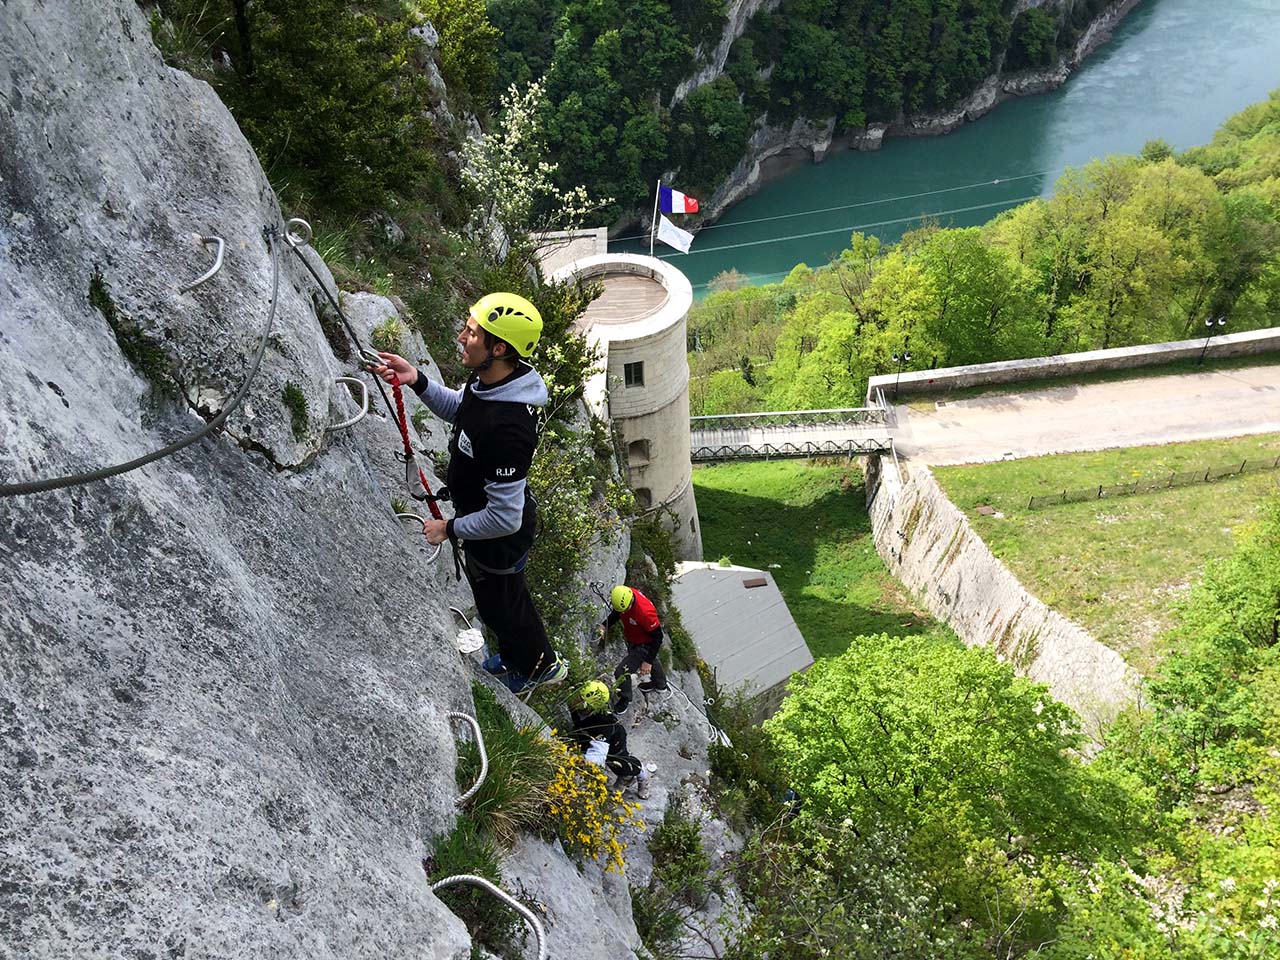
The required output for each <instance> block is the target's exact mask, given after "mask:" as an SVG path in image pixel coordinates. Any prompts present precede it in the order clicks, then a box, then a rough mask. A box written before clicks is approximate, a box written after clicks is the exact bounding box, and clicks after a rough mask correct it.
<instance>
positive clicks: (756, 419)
mask: <svg viewBox="0 0 1280 960" xmlns="http://www.w3.org/2000/svg"><path fill="white" fill-rule="evenodd" d="M887 422H888V411H887V410H885V409H884V408H883V407H844V408H839V409H833V410H766V411H762V412H759V413H725V414H720V415H718V416H709V417H690V418H689V429H690V430H749V429H751V428H752V427H804V426H823V425H832V424H843V423H859V424H885V423H887Z"/></svg>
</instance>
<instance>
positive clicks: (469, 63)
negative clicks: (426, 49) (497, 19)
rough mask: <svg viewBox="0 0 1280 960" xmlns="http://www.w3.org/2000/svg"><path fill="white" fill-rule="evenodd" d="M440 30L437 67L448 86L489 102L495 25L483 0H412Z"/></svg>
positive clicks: (480, 100) (496, 42) (496, 47)
mask: <svg viewBox="0 0 1280 960" xmlns="http://www.w3.org/2000/svg"><path fill="white" fill-rule="evenodd" d="M413 2H414V3H415V4H416V5H417V7H418V9H419V11H420V12H421V14H422V16H424V17H425V18H426V19H428V20H430V21H431V23H432V25H433V26H435V28H436V30H437V31H438V32H439V34H440V70H441V72H442V73H443V74H444V78H445V80H446V82H448V84H449V86H450V90H451V91H452V90H458V89H461V90H465V91H466V92H467V95H468V97H469V98H470V99H471V101H472V102H474V103H476V104H479V105H481V106H482V107H483V106H485V105H487V104H488V102H489V96H490V91H491V87H492V84H493V76H494V72H495V60H494V58H495V56H496V54H497V49H498V29H497V28H496V27H495V26H494V25H493V24H492V23H490V22H489V17H488V15H487V14H486V12H485V4H484V0H413Z"/></svg>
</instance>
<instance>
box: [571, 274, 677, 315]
mask: <svg viewBox="0 0 1280 960" xmlns="http://www.w3.org/2000/svg"><path fill="white" fill-rule="evenodd" d="M600 282H601V283H602V284H603V285H604V293H602V294H600V296H598V297H596V299H595V300H593V301H591V305H590V306H589V307H587V312H586V313H585V314H584V315H583V318H582V320H580V321H579V325H580V326H582V327H586V326H589V325H595V324H606V325H607V324H619V323H631V322H632V321H634V320H639V319H641V318H643V317H647V316H650V315H652V314H654V313H657V312H658V311H659V310H661V309H662V307H663V305H664V304H666V302H667V298H668V296H669V294H668V293H667V288H666V287H664V286H663V285H662V284H661V283H659V282H658V281H657V280H655V279H653V278H652V277H644V276H639V275H636V274H606V275H605V276H604V278H603V279H602V280H600Z"/></svg>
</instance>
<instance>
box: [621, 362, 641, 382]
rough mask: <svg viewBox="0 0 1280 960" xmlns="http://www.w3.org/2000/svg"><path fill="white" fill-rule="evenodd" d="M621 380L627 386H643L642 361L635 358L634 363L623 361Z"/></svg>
mask: <svg viewBox="0 0 1280 960" xmlns="http://www.w3.org/2000/svg"><path fill="white" fill-rule="evenodd" d="M622 382H623V384H624V385H626V386H628V387H643V386H644V361H643V360H637V361H636V362H635V363H624V364H623V365H622Z"/></svg>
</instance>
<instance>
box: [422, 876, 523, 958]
mask: <svg viewBox="0 0 1280 960" xmlns="http://www.w3.org/2000/svg"><path fill="white" fill-rule="evenodd" d="M460 883H467V884H470V885H471V886H473V887H479V888H480V889H481V890H486V891H488V892H489V893H491V894H493V895H494V896H495V897H497V898H498V899H499V900H502V901H503V902H505V903H506V904H507V906H509V907H511V909H512V910H514V911H515V912H516V913H518V914H520V916H522V917H524V921H525V923H527V924H529V926H530V927H531V928H532V930H533V935H534V937H536V938H537V940H538V960H547V935H546V933H545V932H544V931H543V929H542V922H541V921H540V920H539V919H538V918H537V917H536V916H535V915H534V912H533V911H532V910H530V909H529V908H528V907H526V906H525V905H524V904H523V903H521V902H520V901H519V900H517V899H516V898H515V897H513V896H511V894H509V893H507V892H506V891H505V890H503V889H502V888H501V887H498V886H496V885H494V884H492V883H490V882H489V881H488V880H486V879H485V878H484V877H477V876H475V875H474V874H470V873H459V874H457V875H456V876H452V877H445V878H444V879H443V880H437V881H436V882H435V883H433V884H431V892H432V893H436V892H438V891H440V890H443V889H444V888H445V887H452V886H456V885H458V884H460Z"/></svg>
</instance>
